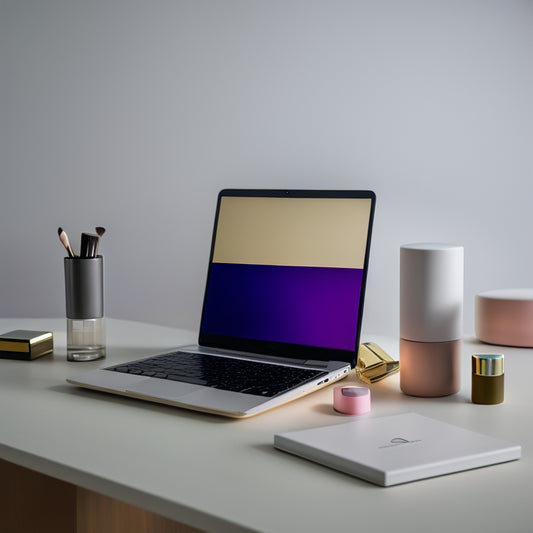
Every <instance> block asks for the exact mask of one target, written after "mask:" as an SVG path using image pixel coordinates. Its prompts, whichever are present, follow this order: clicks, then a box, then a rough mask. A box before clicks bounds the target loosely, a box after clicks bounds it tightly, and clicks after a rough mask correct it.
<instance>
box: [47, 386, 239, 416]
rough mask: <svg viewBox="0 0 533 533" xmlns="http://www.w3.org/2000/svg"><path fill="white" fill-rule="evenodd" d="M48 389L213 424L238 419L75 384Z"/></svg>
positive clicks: (88, 399)
mask: <svg viewBox="0 0 533 533" xmlns="http://www.w3.org/2000/svg"><path fill="white" fill-rule="evenodd" d="M50 390H52V391H54V392H59V393H61V394H66V395H69V396H76V397H78V398H84V399H86V400H87V401H88V402H100V403H102V404H106V405H110V404H113V405H121V406H124V407H132V408H134V409H139V410H140V411H144V412H158V413H164V414H168V415H172V416H174V417H175V416H176V415H178V416H179V417H181V418H188V419H194V420H205V421H206V422H210V423H215V424H235V423H238V422H239V419H237V418H227V417H223V416H218V415H214V414H211V413H203V412H196V411H192V410H188V409H182V408H180V407H173V406H171V405H165V404H162V403H156V402H149V401H145V400H140V399H137V398H132V397H129V396H128V397H126V396H121V395H119V394H111V393H108V392H101V391H97V390H91V389H84V388H82V387H76V386H75V385H68V384H65V385H54V386H53V387H50Z"/></svg>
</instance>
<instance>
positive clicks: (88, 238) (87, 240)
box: [80, 233, 100, 259]
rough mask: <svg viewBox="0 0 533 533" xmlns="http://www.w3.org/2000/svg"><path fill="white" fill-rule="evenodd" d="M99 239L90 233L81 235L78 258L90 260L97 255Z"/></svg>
mask: <svg viewBox="0 0 533 533" xmlns="http://www.w3.org/2000/svg"><path fill="white" fill-rule="evenodd" d="M99 240H100V237H98V235H93V234H92V233H82V234H81V246H80V257H83V258H86V259H92V258H94V257H96V254H97V253H98V241H99Z"/></svg>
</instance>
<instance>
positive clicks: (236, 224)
mask: <svg viewBox="0 0 533 533" xmlns="http://www.w3.org/2000/svg"><path fill="white" fill-rule="evenodd" d="M374 208H375V194H374V193H373V192H371V191H320V190H313V191H310V190H249V189H247V190H233V189H226V190H223V191H221V192H220V193H219V195H218V202H217V209H216V215H215V226H214V231H213V238H212V245H211V255H210V260H209V269H208V275H207V284H206V289H205V295H204V303H203V310H202V318H201V325H200V333H199V339H198V345H194V346H184V347H180V348H178V349H176V350H175V351H172V352H169V353H165V354H161V355H155V356H150V357H146V358H144V359H140V360H136V361H131V362H128V363H122V364H118V365H113V366H109V367H106V368H102V369H98V370H94V371H90V372H87V373H84V374H82V375H80V376H75V377H70V378H68V379H67V381H68V382H69V383H72V384H74V385H79V386H81V387H86V388H90V389H96V390H100V391H105V392H111V393H115V394H120V395H125V396H130V397H134V398H140V399H144V400H149V401H153V402H159V403H164V404H170V405H174V406H177V407H183V408H187V409H193V410H198V411H206V412H209V413H216V414H220V415H225V416H230V417H236V418H244V417H249V416H252V415H256V414H258V413H261V412H263V411H266V410H268V409H271V408H273V407H277V406H279V405H282V404H285V403H287V402H289V401H291V400H294V399H296V398H298V397H300V396H303V395H305V394H308V393H310V392H312V391H315V390H317V389H320V388H322V387H325V386H327V385H329V384H330V383H332V382H334V381H336V380H338V379H341V378H343V377H345V376H346V375H347V373H348V372H349V370H350V368H354V367H355V365H356V363H357V353H358V347H359V337H360V331H361V319H362V313H363V301H364V295H365V285H366V277H367V269H368V256H369V250H370V237H371V232H372V221H373V216H374Z"/></svg>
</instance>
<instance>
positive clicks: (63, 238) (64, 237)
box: [57, 227, 76, 257]
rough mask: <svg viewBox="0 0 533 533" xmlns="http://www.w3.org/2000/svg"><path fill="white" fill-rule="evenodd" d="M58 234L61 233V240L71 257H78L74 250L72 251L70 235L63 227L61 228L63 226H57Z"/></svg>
mask: <svg viewBox="0 0 533 533" xmlns="http://www.w3.org/2000/svg"><path fill="white" fill-rule="evenodd" d="M57 234H58V235H59V240H60V241H61V244H63V246H64V247H65V248H66V250H67V252H68V256H69V257H76V256H75V255H74V252H73V251H72V248H71V247H70V243H69V241H68V236H67V234H66V233H65V231H64V230H63V228H61V227H59V228H57Z"/></svg>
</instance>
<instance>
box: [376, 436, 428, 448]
mask: <svg viewBox="0 0 533 533" xmlns="http://www.w3.org/2000/svg"><path fill="white" fill-rule="evenodd" d="M418 442H422V440H420V439H415V440H408V439H404V438H402V437H394V438H393V439H391V440H390V443H388V444H384V445H383V446H379V449H382V448H395V447H396V446H405V445H407V444H416V443H418Z"/></svg>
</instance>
